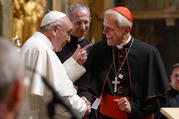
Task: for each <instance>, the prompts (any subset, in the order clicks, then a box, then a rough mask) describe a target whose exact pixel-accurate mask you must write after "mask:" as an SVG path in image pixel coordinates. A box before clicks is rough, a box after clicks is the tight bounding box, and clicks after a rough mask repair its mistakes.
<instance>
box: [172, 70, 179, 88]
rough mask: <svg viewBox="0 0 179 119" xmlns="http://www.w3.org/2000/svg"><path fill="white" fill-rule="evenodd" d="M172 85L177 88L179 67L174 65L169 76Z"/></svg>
mask: <svg viewBox="0 0 179 119" xmlns="http://www.w3.org/2000/svg"><path fill="white" fill-rule="evenodd" d="M170 79H171V81H172V86H173V87H174V88H176V89H178V90H179V67H176V68H175V69H174V70H173V72H172V75H171V76H170Z"/></svg>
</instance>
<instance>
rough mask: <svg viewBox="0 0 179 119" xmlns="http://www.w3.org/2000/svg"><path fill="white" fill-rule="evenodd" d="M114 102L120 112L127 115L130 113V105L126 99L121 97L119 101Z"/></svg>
mask: <svg viewBox="0 0 179 119" xmlns="http://www.w3.org/2000/svg"><path fill="white" fill-rule="evenodd" d="M114 101H115V102H116V103H117V105H118V106H119V109H120V110H121V111H125V112H128V113H130V112H131V105H130V103H129V101H128V100H127V98H126V97H123V98H121V99H114Z"/></svg>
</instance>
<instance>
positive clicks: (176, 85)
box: [155, 63, 179, 119]
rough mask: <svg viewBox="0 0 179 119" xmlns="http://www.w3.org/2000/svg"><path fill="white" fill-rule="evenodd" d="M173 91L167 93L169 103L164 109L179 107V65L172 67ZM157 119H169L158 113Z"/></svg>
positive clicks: (167, 102)
mask: <svg viewBox="0 0 179 119" xmlns="http://www.w3.org/2000/svg"><path fill="white" fill-rule="evenodd" d="M170 81H171V83H170V84H171V85H170V86H171V89H170V90H169V91H168V92H167V101H166V103H165V105H164V107H179V63H176V64H174V65H173V66H172V72H171V75H170ZM155 119H167V118H166V117H165V116H164V115H162V114H161V113H160V112H159V113H156V116H155Z"/></svg>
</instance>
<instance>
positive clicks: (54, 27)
mask: <svg viewBox="0 0 179 119" xmlns="http://www.w3.org/2000/svg"><path fill="white" fill-rule="evenodd" d="M57 27H58V26H57V25H53V26H52V28H51V29H50V33H51V35H53V36H56V34H57V29H58V28H57Z"/></svg>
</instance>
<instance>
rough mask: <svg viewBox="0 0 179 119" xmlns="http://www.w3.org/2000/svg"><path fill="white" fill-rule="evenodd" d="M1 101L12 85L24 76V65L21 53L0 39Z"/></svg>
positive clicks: (5, 40) (9, 43)
mask: <svg viewBox="0 0 179 119" xmlns="http://www.w3.org/2000/svg"><path fill="white" fill-rule="evenodd" d="M0 56H1V57H0V76H1V77H0V100H1V99H2V98H3V97H4V96H5V94H6V93H7V90H8V88H9V87H10V86H11V84H12V83H13V82H14V81H15V80H17V78H18V77H22V76H23V71H24V69H23V65H22V64H21V62H22V59H21V57H20V52H19V51H18V50H17V48H16V47H15V46H13V45H12V43H11V42H10V41H9V40H8V39H6V38H3V37H0Z"/></svg>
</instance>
